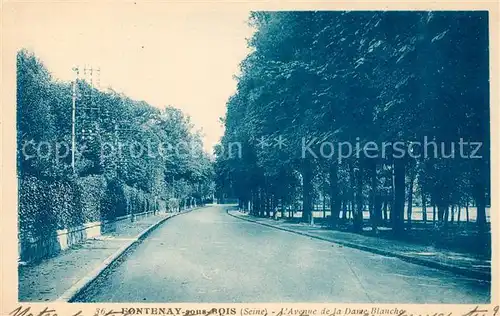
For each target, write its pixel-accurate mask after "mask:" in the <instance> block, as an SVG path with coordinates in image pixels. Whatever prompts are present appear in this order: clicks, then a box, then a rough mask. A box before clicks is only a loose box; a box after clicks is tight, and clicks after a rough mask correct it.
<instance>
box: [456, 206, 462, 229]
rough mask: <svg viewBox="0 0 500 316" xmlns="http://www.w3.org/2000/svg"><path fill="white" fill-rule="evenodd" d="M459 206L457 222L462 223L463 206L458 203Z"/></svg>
mask: <svg viewBox="0 0 500 316" xmlns="http://www.w3.org/2000/svg"><path fill="white" fill-rule="evenodd" d="M457 208H458V214H457V224H458V225H460V215H462V214H461V213H462V207H461V206H460V204H459V205H457Z"/></svg>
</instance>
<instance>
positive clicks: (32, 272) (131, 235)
mask: <svg viewBox="0 0 500 316" xmlns="http://www.w3.org/2000/svg"><path fill="white" fill-rule="evenodd" d="M183 213H185V212H179V213H161V214H157V215H154V216H150V217H146V218H143V219H140V220H138V221H134V222H130V221H128V222H125V223H121V225H119V226H118V227H117V229H116V231H114V232H110V233H109V234H106V235H102V236H99V237H97V238H95V239H88V240H86V241H85V242H83V243H81V244H79V245H77V246H75V247H72V248H70V249H68V250H66V251H63V252H62V253H61V254H60V255H58V256H56V257H53V258H49V259H46V260H44V261H42V262H40V263H38V264H34V265H27V266H20V267H19V271H18V276H19V288H18V289H19V294H18V296H19V301H31V302H43V301H55V300H57V299H58V298H59V297H61V295H63V294H64V293H65V292H66V291H68V290H69V289H70V288H72V287H74V286H75V284H77V283H78V282H79V281H80V280H82V279H83V278H86V277H89V274H91V273H92V272H93V271H95V270H96V269H97V270H99V268H100V267H101V266H102V264H103V263H104V262H105V261H106V259H110V256H113V255H114V254H117V252H119V251H120V249H124V248H125V247H127V245H129V244H130V243H131V242H134V241H135V240H137V238H138V237H139V236H140V235H141V234H142V233H143V232H145V231H146V230H148V229H149V228H151V227H152V226H154V225H156V224H158V223H160V222H163V221H165V220H166V219H168V218H170V217H173V216H176V215H178V214H183Z"/></svg>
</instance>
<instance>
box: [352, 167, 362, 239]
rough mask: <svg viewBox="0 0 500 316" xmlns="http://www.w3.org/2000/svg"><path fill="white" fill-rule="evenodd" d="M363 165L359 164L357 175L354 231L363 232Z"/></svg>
mask: <svg viewBox="0 0 500 316" xmlns="http://www.w3.org/2000/svg"><path fill="white" fill-rule="evenodd" d="M362 168H363V167H362V164H361V163H360V164H359V169H358V172H357V174H356V180H357V181H356V182H357V185H356V209H355V210H354V218H353V219H354V230H355V231H362V230H363V210H364V203H363V169H362Z"/></svg>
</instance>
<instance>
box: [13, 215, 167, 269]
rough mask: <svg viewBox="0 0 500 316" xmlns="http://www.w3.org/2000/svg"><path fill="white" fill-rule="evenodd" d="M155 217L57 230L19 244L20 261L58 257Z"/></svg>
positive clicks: (131, 216) (128, 216)
mask: <svg viewBox="0 0 500 316" xmlns="http://www.w3.org/2000/svg"><path fill="white" fill-rule="evenodd" d="M159 213H165V211H160V212H156V214H159ZM153 215H155V213H154V212H144V213H139V214H132V215H125V216H120V217H117V218H116V219H115V220H113V221H104V222H92V223H85V224H83V225H80V226H77V227H72V228H68V229H62V230H57V231H56V232H54V233H53V234H52V235H50V236H47V237H45V238H38V239H30V240H28V241H26V240H25V241H23V242H19V245H18V250H19V261H22V262H36V261H39V260H40V259H43V258H47V257H51V256H54V255H57V254H58V253H60V252H61V251H64V250H66V249H68V248H70V247H71V246H74V245H76V244H79V243H82V242H83V241H85V240H86V239H91V238H95V237H99V236H101V234H106V233H109V232H113V231H116V229H117V228H119V227H120V225H121V224H125V223H129V222H130V221H132V222H135V221H137V220H140V219H143V218H146V217H149V216H153Z"/></svg>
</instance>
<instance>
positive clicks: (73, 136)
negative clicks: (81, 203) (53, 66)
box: [71, 66, 79, 174]
mask: <svg viewBox="0 0 500 316" xmlns="http://www.w3.org/2000/svg"><path fill="white" fill-rule="evenodd" d="M73 71H74V72H75V74H76V76H75V79H74V80H73V94H72V107H73V108H72V111H71V168H72V169H73V174H74V173H76V168H75V153H76V126H75V125H76V85H77V82H78V75H79V69H78V66H77V67H73Z"/></svg>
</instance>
